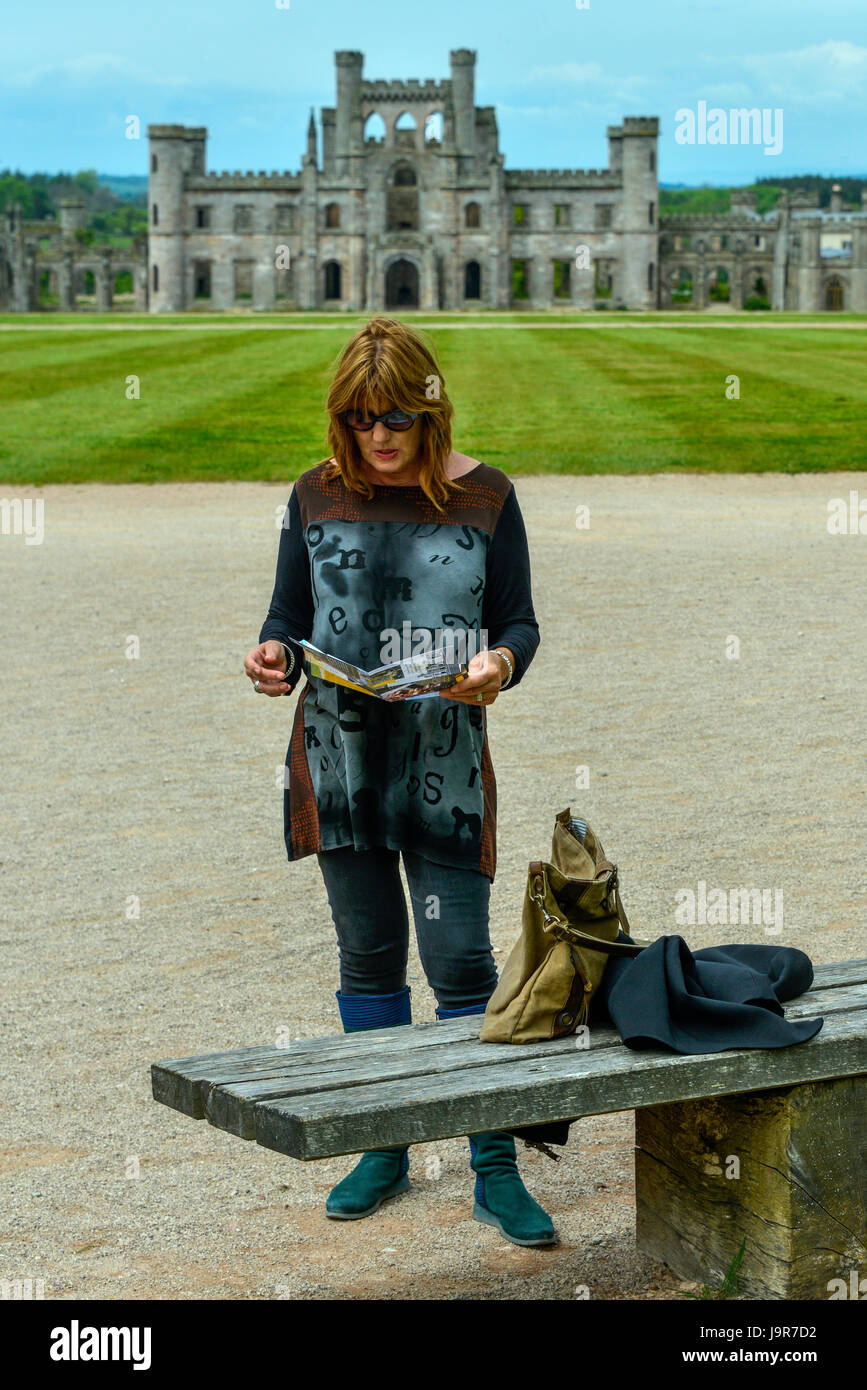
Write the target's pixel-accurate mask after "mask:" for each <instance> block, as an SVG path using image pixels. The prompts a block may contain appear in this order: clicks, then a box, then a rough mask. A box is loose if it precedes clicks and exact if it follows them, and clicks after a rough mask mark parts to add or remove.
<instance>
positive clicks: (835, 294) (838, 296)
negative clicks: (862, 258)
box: [825, 275, 843, 310]
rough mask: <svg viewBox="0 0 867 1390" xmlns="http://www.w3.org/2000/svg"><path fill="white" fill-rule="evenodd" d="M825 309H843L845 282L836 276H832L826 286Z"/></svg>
mask: <svg viewBox="0 0 867 1390" xmlns="http://www.w3.org/2000/svg"><path fill="white" fill-rule="evenodd" d="M825 308H826V309H831V310H834V309H836V310H840V309H842V308H843V281H842V280H841V279H839V277H838V276H836V275H832V276H831V279H830V280H829V281H828V283H827V284H826V286H825Z"/></svg>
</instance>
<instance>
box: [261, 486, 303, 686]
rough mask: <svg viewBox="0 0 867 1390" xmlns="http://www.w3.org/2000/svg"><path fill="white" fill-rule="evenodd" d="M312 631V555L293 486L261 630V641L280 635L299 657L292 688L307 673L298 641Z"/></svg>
mask: <svg viewBox="0 0 867 1390" xmlns="http://www.w3.org/2000/svg"><path fill="white" fill-rule="evenodd" d="M312 632H313V589H312V586H311V583H310V558H309V556H308V553H307V547H306V545H305V544H304V536H303V533H302V527H301V511H300V508H299V506H298V499H297V497H296V496H295V489H294V488H293V489H292V495H291V497H290V498H289V502H288V504H287V507H286V515H285V516H284V518H283V528H282V530H281V532H280V547H279V550H278V552H277V574H276V578H275V580H274V592H273V594H272V596H271V605H270V607H269V609H268V616H267V618H266V619H265V621H264V623H263V624H262V630H261V632H260V633H259V641H260V642H267V641H269V640H270V639H272V638H276V640H277V641H278V642H282V643H284V645H285V646H287V647H288V648H289V650H290V651H291V652H292V655H293V656H294V657H295V669H294V670H293V672H292V674H291V675H290V677H289V681H288V684H289V687H290V689H292V690H294V689H295V686H296V685H297V684H298V681H299V680H300V679H301V676H302V675H303V674H304V671H303V667H302V664H301V663H302V657H303V648H302V647H300V646H299V645H298V642H299V638H301V637H306V638H307V639H308V641H309V640H310V637H311V635H312Z"/></svg>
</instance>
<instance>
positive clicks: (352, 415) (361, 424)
mask: <svg viewBox="0 0 867 1390" xmlns="http://www.w3.org/2000/svg"><path fill="white" fill-rule="evenodd" d="M418 416H419V412H416V414H415V415H411V414H410V413H409V411H406V410H389V411H388V413H387V414H386V415H365V414H364V412H363V411H361V410H344V411H343V414H342V415H341V417H340V418H341V420H343V421H345V423H346V424H347V425H348V426H349V428H350V429H351V430H361V431H364V432H366V431H367V430H372V429H373V427H374V425H375V424H376V422H377V420H381V421H382V423H383V424H384V425H385V428H386V429H387V430H398V431H399V430H408V429H412V426H413V425H414V424H415V422H416V420H417V419H418Z"/></svg>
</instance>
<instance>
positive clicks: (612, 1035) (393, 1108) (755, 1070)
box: [151, 960, 867, 1299]
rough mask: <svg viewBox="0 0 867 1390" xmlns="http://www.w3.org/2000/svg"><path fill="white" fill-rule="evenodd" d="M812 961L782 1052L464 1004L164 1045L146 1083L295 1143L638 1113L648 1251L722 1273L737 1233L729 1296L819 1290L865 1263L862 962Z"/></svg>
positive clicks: (331, 1149)
mask: <svg viewBox="0 0 867 1390" xmlns="http://www.w3.org/2000/svg"><path fill="white" fill-rule="evenodd" d="M815 974H816V978H815V980H814V982H813V985H812V987H811V989H810V990H809V991H808V992H807V993H806V994H804V995H802V996H800V998H798V999H796V1000H792V1001H791V1002H790V1003H789V1004H787V1005H786V1006H785V1013H786V1016H787V1017H788V1018H793V1019H799V1018H810V1017H815V1016H816V1015H822V1016H823V1017H824V1019H825V1023H824V1025H823V1027H822V1029H821V1031H820V1032H819V1033H818V1035H817V1036H816V1037H815V1038H812V1039H811V1040H810V1041H809V1042H805V1043H799V1044H796V1045H794V1046H792V1047H787V1048H779V1049H776V1050H774V1049H743V1050H740V1051H731V1052H716V1053H711V1054H707V1055H703V1056H681V1055H677V1054H673V1053H670V1052H666V1051H662V1050H658V1051H656V1050H654V1051H650V1052H637V1051H631V1050H630V1049H628V1048H626V1047H624V1046H623V1043H622V1042H621V1040H620V1036H619V1034H618V1033H616V1032H615V1031H614V1030H612V1029H601V1028H600V1029H596V1030H593V1032H592V1033H591V1035H590V1039H589V1041H590V1046H589V1047H587V1046H580V1045H579V1043H580V1040H579V1039H576V1038H575V1037H569V1038H562V1039H559V1040H557V1041H549V1042H544V1043H538V1044H530V1045H520V1046H519V1045H512V1044H492V1043H482V1042H479V1041H478V1030H479V1023H480V1019H479V1018H478V1017H477V1016H470V1017H468V1018H456V1019H449V1020H445V1021H443V1022H436V1023H418V1024H413V1025H410V1026H406V1027H401V1028H382V1029H376V1030H373V1031H370V1032H364V1033H350V1034H346V1035H338V1036H335V1037H323V1038H310V1039H305V1040H302V1041H298V1042H295V1043H293V1044H292V1046H291V1047H286V1048H283V1047H249V1048H242V1049H240V1050H239V1051H234V1052H216V1053H210V1054H208V1055H206V1056H200V1057H181V1058H175V1059H172V1060H168V1061H163V1062H157V1063H155V1064H154V1065H153V1067H152V1068H151V1074H152V1082H153V1094H154V1097H155V1099H156V1100H158V1101H161V1102H162V1103H163V1104H164V1105H170V1106H172V1107H173V1108H174V1109H175V1110H180V1111H181V1112H182V1113H183V1114H185V1115H189V1116H192V1117H193V1118H194V1119H207V1120H209V1121H210V1123H211V1124H212V1125H215V1126H216V1127H217V1128H219V1129H223V1130H226V1132H227V1133H229V1134H234V1135H238V1136H239V1137H240V1138H242V1139H255V1140H256V1142H257V1143H259V1144H262V1145H264V1146H265V1147H266V1148H269V1149H276V1151H277V1152H278V1153H282V1154H288V1155H290V1156H291V1157H293V1158H298V1159H304V1160H310V1159H318V1158H328V1157H330V1156H332V1155H334V1154H350V1153H360V1152H362V1151H364V1150H365V1149H374V1148H387V1147H390V1146H392V1145H398V1144H413V1143H419V1142H426V1141H429V1140H435V1139H444V1138H449V1137H451V1136H455V1135H464V1134H473V1133H477V1132H478V1131H481V1130H489V1129H506V1128H508V1129H512V1128H516V1127H518V1126H523V1125H530V1124H538V1123H541V1122H543V1121H549V1120H560V1119H567V1118H570V1119H571V1118H579V1117H581V1116H585V1115H599V1114H603V1113H606V1112H609V1111H619V1110H634V1111H635V1112H636V1124H635V1147H636V1155H635V1183H636V1212H637V1239H638V1247H639V1249H640V1250H641V1251H642V1252H643V1253H645V1254H647V1255H650V1256H652V1257H654V1258H656V1259H659V1260H662V1261H664V1262H665V1263H666V1264H667V1265H668V1266H669V1267H670V1268H671V1269H672V1270H673V1271H674V1273H675V1274H677V1275H679V1276H680V1277H682V1278H685V1279H697V1280H700V1281H702V1282H704V1283H706V1284H708V1285H711V1286H718V1285H719V1283H721V1282H722V1279H723V1277H724V1275H725V1273H726V1270H727V1269H728V1267H729V1265H730V1264H731V1261H732V1259H733V1257H734V1256H735V1255H736V1254H737V1252H738V1249H739V1247H740V1244H741V1242H742V1241H743V1240H744V1238H746V1245H745V1250H744V1256H743V1262H742V1264H741V1269H740V1293H741V1295H742V1296H746V1297H749V1298H777V1299H800V1298H804V1299H825V1298H828V1297H829V1294H828V1290H827V1285H828V1281H829V1280H831V1279H833V1278H844V1279H848V1278H849V1275H850V1271H851V1270H853V1269H854V1270H859V1269H860V1270H861V1271H862V1272H863V1273H864V1274H867V1249H865V1232H867V1165H865V1154H867V960H859V961H843V962H840V963H839V964H836V965H824V966H819V967H817V968H816V972H815ZM585 1042H586V1039H585Z"/></svg>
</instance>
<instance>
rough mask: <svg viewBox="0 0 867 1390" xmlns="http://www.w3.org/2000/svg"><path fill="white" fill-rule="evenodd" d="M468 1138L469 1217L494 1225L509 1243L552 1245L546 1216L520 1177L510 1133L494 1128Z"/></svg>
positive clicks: (549, 1225) (513, 1142) (552, 1231)
mask: <svg viewBox="0 0 867 1390" xmlns="http://www.w3.org/2000/svg"><path fill="white" fill-rule="evenodd" d="M468 1138H469V1141H470V1155H471V1157H470V1166H471V1168H472V1169H473V1171H474V1172H475V1174H476V1190H475V1203H474V1206H473V1220H474V1221H482V1222H484V1223H485V1225H486V1226H496V1228H497V1230H498V1231H499V1232H500V1234H501V1235H502V1236H505V1238H506V1240H509V1241H511V1242H512V1244H513V1245H556V1244H557V1236H556V1233H555V1231H554V1227H553V1225H552V1224H551V1218H550V1216H549V1215H548V1213H547V1212H546V1211H544V1210H543V1208H542V1207H540V1206H539V1203H538V1202H536V1201H534V1199H533V1198H532V1197H531V1196H530V1194H529V1192H528V1191H527V1189H526V1187H525V1186H524V1184H523V1183H522V1181H521V1176H520V1174H519V1172H518V1165H517V1162H516V1160H515V1141H514V1139H513V1138H512V1137H511V1135H509V1134H504V1133H503V1132H502V1131H501V1130H494V1131H492V1132H491V1133H489V1134H470V1135H469V1136H468Z"/></svg>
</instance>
